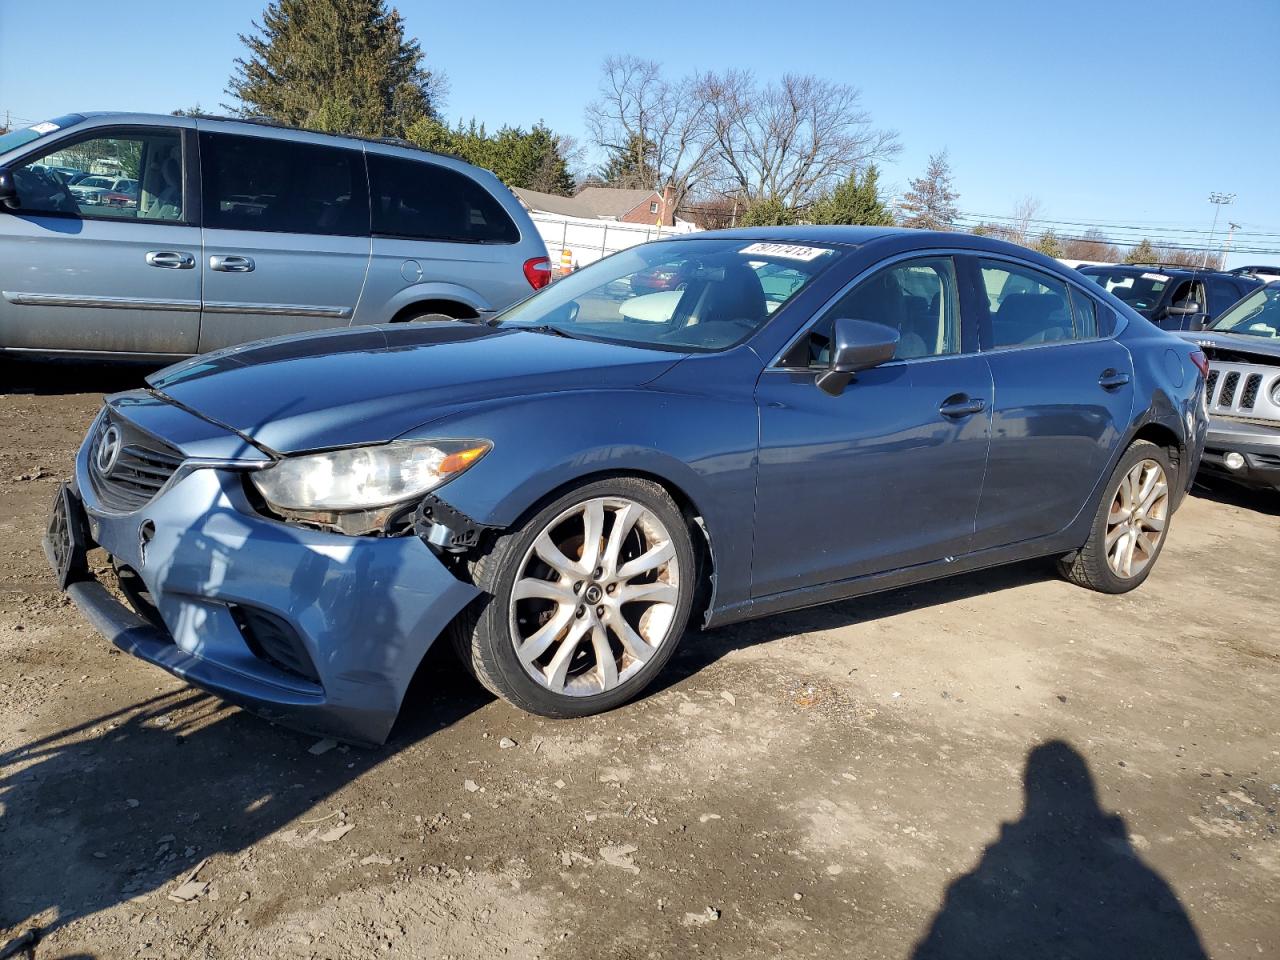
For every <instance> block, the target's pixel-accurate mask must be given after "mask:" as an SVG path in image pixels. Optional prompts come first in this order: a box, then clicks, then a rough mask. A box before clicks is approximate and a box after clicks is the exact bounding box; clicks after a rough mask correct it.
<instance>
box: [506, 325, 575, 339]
mask: <svg viewBox="0 0 1280 960" xmlns="http://www.w3.org/2000/svg"><path fill="white" fill-rule="evenodd" d="M511 329H512V330H528V331H529V332H530V333H549V334H551V335H552V336H554V337H564V338H565V339H566V340H577V339H579V338H578V337H575V336H574V335H573V334H572V333H569V332H567V331H565V330H562V329H561V328H560V327H553V326H551V324H549V323H539V324H535V325H534V326H531V327H515V326H513V327H512V328H511Z"/></svg>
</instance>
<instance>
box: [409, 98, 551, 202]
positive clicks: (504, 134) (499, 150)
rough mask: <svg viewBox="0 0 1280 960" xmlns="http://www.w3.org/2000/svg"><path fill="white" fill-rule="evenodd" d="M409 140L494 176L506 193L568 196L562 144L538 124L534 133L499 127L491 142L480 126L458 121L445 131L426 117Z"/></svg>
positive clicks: (441, 126)
mask: <svg viewBox="0 0 1280 960" xmlns="http://www.w3.org/2000/svg"><path fill="white" fill-rule="evenodd" d="M407 137H408V139H409V140H412V141H413V142H414V143H416V144H418V146H420V147H423V148H425V149H427V150H434V151H436V152H437V153H448V154H452V155H453V156H455V157H459V158H461V159H463V160H466V161H467V162H468V163H474V164H475V165H476V166H477V167H484V168H485V169H486V170H492V171H493V172H494V173H495V174H497V176H498V179H499V180H501V181H502V182H503V183H505V184H506V185H507V186H509V187H524V188H525V189H527V190H538V191H540V192H541V193H556V194H560V195H562V196H569V195H570V194H572V193H573V186H574V184H573V177H572V176H571V175H570V173H569V165H568V162H567V161H566V160H565V158H564V155H563V154H562V153H561V142H562V140H561V138H560V137H558V136H556V134H555V133H554V132H552V131H551V129H550V128H548V127H547V126H546V124H544V123H542V122H541V121H539V122H538V123H537V124H535V125H534V127H533V129H532V130H529V131H527V132H526V131H525V130H524V128H523V127H503V128H502V129H500V130H499V131H498V132H497V133H496V134H493V135H492V136H490V135H489V134H488V132H487V131H486V130H485V127H484V124H477V123H476V121H475V120H472V121H471V123H470V124H469V125H467V126H464V125H463V124H462V122H461V121H459V122H458V125H457V126H456V127H452V128H450V127H447V126H445V125H444V124H443V123H441V122H440V121H439V120H436V119H434V118H431V117H424V118H423V119H422V120H419V121H418V122H417V123H415V124H413V125H412V126H411V127H410V128H409V130H408V132H407Z"/></svg>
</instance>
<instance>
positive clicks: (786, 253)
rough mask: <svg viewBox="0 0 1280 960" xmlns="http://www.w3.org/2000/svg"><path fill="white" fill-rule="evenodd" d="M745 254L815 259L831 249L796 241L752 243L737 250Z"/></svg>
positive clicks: (791, 258) (788, 258)
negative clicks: (803, 244)
mask: <svg viewBox="0 0 1280 960" xmlns="http://www.w3.org/2000/svg"><path fill="white" fill-rule="evenodd" d="M738 252H739V253H746V254H752V253H754V254H759V255H760V256H765V257H782V258H783V259H785V260H804V261H806V262H808V261H809V260H817V259H818V258H819V257H820V256H822V255H823V254H824V253H830V252H831V251H830V250H829V249H827V248H826V247H806V246H802V245H800V244H797V243H753V244H751V245H750V246H746V247H743V248H742V249H741V250H739V251H738Z"/></svg>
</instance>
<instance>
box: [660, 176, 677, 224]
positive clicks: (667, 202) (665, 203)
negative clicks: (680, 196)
mask: <svg viewBox="0 0 1280 960" xmlns="http://www.w3.org/2000/svg"><path fill="white" fill-rule="evenodd" d="M661 210H662V223H663V225H664V226H668V227H670V226H673V225H674V224H675V222H676V188H675V186H674V185H672V184H670V183H668V184H667V185H666V186H665V187H663V188H662V207H661Z"/></svg>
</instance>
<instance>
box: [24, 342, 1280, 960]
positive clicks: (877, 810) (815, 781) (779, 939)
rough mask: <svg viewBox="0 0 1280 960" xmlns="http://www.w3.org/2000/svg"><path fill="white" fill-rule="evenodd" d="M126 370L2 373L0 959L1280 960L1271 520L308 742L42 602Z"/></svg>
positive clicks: (774, 629) (968, 582) (1260, 503)
mask: <svg viewBox="0 0 1280 960" xmlns="http://www.w3.org/2000/svg"><path fill="white" fill-rule="evenodd" d="M139 376H140V374H139V371H137V370H129V369H126V370H123V371H121V370H114V371H112V370H109V369H106V368H103V367H97V366H86V365H63V364H52V365H51V364H17V365H11V366H9V367H7V368H6V369H5V371H4V373H3V377H4V378H5V380H6V381H7V382H6V383H5V384H4V386H3V389H0V545H2V546H3V548H4V550H3V553H2V554H0V944H4V943H7V942H9V941H10V939H11V938H14V937H18V936H20V935H22V934H23V933H24V932H25V931H27V930H29V929H30V928H32V927H40V928H42V929H43V931H44V938H43V940H42V941H41V942H40V943H39V945H38V946H37V947H36V948H35V955H36V956H38V957H40V958H55V957H63V958H68V957H77V958H87V957H98V958H126V957H129V958H132V957H139V958H161V957H163V958H180V957H182V958H186V957H228V958H231V957H234V958H244V957H281V958H299V960H301V958H311V957H323V958H363V957H381V956H387V955H390V956H405V957H431V958H444V957H456V958H464V957H465V958H470V957H485V958H492V957H513V958H525V957H546V958H584V960H585V958H659V957H681V958H683V957H688V956H708V957H725V958H761V957H775V956H776V957H860V958H861V957H867V958H872V957H886V958H890V957H892V958H906V957H915V958H936V957H947V958H960V957H974V958H978V957H982V958H989V957H1037V958H1043V957H1059V956H1062V957H1067V956H1070V957H1103V958H1109V957H1115V958H1121V957H1123V958H1137V957H1156V956H1158V957H1161V958H1162V960H1163V958H1173V957H1196V956H1204V955H1209V956H1214V957H1257V956H1264V957H1276V956H1280V836H1278V835H1277V832H1278V830H1280V817H1278V816H1277V807H1278V806H1280V684H1277V682H1276V681H1277V675H1278V673H1280V630H1278V629H1277V624H1278V623H1280V600H1278V599H1277V590H1276V583H1277V571H1278V570H1280V499H1277V498H1276V497H1262V496H1251V495H1244V494H1235V493H1231V492H1224V491H1216V492H1209V493H1205V492H1203V491H1201V492H1198V495H1197V496H1195V497H1194V498H1192V499H1191V500H1189V501H1188V502H1187V503H1186V505H1185V506H1184V507H1183V509H1182V510H1181V511H1180V512H1179V513H1178V515H1177V517H1176V519H1175V521H1174V523H1173V526H1172V534H1171V539H1170V541H1169V543H1168V546H1167V549H1166V550H1165V553H1164V555H1163V557H1162V559H1161V562H1160V564H1159V566H1158V567H1157V569H1156V571H1155V573H1154V575H1153V576H1152V578H1151V580H1150V581H1149V582H1148V583H1147V584H1146V586H1144V587H1143V588H1142V589H1141V590H1139V591H1137V592H1136V593H1133V594H1130V595H1128V596H1125V597H1120V598H1115V597H1104V596H1101V595H1098V594H1092V593H1088V592H1086V591H1083V590H1080V589H1078V588H1075V587H1072V586H1070V585H1068V584H1066V583H1065V582H1062V581H1060V580H1058V579H1056V577H1055V576H1054V575H1053V573H1052V570H1051V568H1050V567H1048V566H1046V565H1044V564H1028V565H1022V566H1018V567H1013V568H1007V569H1003V570H998V571H993V572H988V573H984V574H980V575H974V576H967V577H963V578H960V579H956V580H952V581H949V582H945V583H940V584H934V585H928V586H921V587H915V588H911V589H906V590H899V591H896V592H894V593H890V594H885V595H882V596H878V597H874V598H871V599H864V600H860V601H856V602H848V603H843V604H839V605H835V606H831V607H826V608H821V609H816V610H812V611H806V612H802V613H796V614H791V615H787V616H780V617H774V618H771V619H768V620H762V621H758V622H755V623H751V624H747V625H743V626H737V627H730V628H726V629H723V630H718V631H714V632H711V633H707V634H704V635H691V636H689V637H687V638H686V639H685V642H684V644H683V646H682V648H681V652H680V653H679V654H678V656H677V658H676V660H675V661H673V664H672V667H671V668H669V671H668V676H667V677H666V678H665V682H664V683H663V684H661V685H660V687H659V688H658V689H655V690H653V691H652V692H651V693H650V694H649V695H648V696H646V697H645V698H644V699H642V700H641V701H639V702H637V703H634V704H631V705H630V706H627V707H625V708H623V709H621V710H618V711H617V712H615V713H612V714H609V715H607V716H602V717H597V718H593V719H590V720H583V721H548V720H542V719H538V718H534V717H530V716H527V715H524V714H522V713H519V712H517V711H516V710H514V709H512V708H510V707H507V706H506V705H505V704H503V703H501V702H500V701H495V700H492V699H491V698H489V697H488V696H487V695H485V694H483V692H482V691H481V690H479V689H478V687H477V686H476V685H475V683H474V682H473V681H471V680H470V679H469V678H468V677H467V676H466V675H465V674H464V673H462V672H461V671H460V669H458V668H457V667H456V666H455V665H454V664H453V662H452V661H451V660H450V657H449V655H448V653H447V651H446V650H445V649H444V645H441V646H440V648H439V649H438V650H437V651H435V652H433V654H432V655H431V656H430V657H429V658H428V661H429V662H428V663H427V665H426V666H425V667H424V670H423V671H422V675H421V676H420V677H419V679H418V681H417V682H416V684H415V687H414V689H413V691H412V694H411V702H410V703H409V704H408V705H407V707H406V709H405V711H404V715H403V716H402V718H401V721H400V723H399V724H398V726H397V728H396V730H395V732H394V734H393V738H392V741H391V742H390V743H389V744H388V745H387V746H386V747H384V748H382V749H379V750H361V749H354V748H346V747H336V748H333V749H329V750H327V751H323V752H312V750H311V748H312V747H313V745H315V744H316V739H315V738H314V737H308V736H305V735H301V734H296V733H292V732H290V731H288V730H283V729H280V728H278V727H273V726H270V725H268V724H267V723H265V722H263V721H261V720H259V719H257V718H255V717H253V716H251V715H249V714H245V713H242V712H241V711H239V710H236V709H234V708H230V707H227V706H225V705H223V704H221V703H219V702H218V701H217V700H215V699H213V698H211V697H208V696H206V695H204V694H202V693H200V692H199V691H197V690H194V689H192V688H190V687H187V686H186V685H184V684H182V683H180V682H178V681H176V680H174V679H172V678H171V677H169V676H168V675H167V674H165V673H163V672H161V671H160V670H157V669H155V668H153V667H149V666H147V665H145V664H143V663H141V662H138V661H135V660H133V659H131V658H130V657H128V656H126V655H124V654H121V653H118V652H117V651H116V650H114V649H113V648H112V647H111V646H110V645H109V644H107V643H106V642H105V641H103V640H102V639H101V638H100V637H99V636H98V635H96V634H95V633H94V631H93V630H92V629H90V627H89V626H88V625H87V624H86V622H85V621H84V620H83V619H82V618H81V617H80V616H79V615H78V614H77V612H76V610H75V609H74V607H73V606H71V605H70V604H69V603H68V602H67V601H66V600H65V599H64V598H62V597H61V596H60V595H59V594H58V593H57V592H56V590H55V589H54V585H53V581H52V579H51V577H50V575H49V573H48V571H47V570H46V568H45V562H44V558H43V556H42V554H41V551H40V547H39V537H40V534H41V532H42V528H43V524H44V519H45V513H46V510H47V508H48V505H49V502H50V500H51V498H52V496H53V492H54V489H55V484H56V482H57V480H58V479H59V478H61V477H64V476H66V475H68V473H69V471H70V464H71V458H72V454H73V451H74V448H75V446H76V445H77V444H78V442H79V440H80V437H81V435H82V433H83V432H84V430H85V428H86V426H87V424H88V422H89V420H90V418H91V416H92V415H93V413H94V411H95V410H96V408H97V407H98V405H99V403H100V398H101V395H102V393H103V392H104V391H111V390H115V389H121V388H124V387H126V386H129V385H132V384H133V383H135V382H137V380H138V378H139ZM504 738H505V739H504ZM508 741H511V742H514V745H511V743H508ZM504 744H505V745H504ZM200 864H203V866H200V868H199V871H198V873H197V874H196V876H195V878H194V883H193V884H191V885H189V886H187V887H186V888H185V892H187V893H190V894H192V895H194V899H192V900H190V901H188V902H178V901H175V900H174V899H171V894H173V893H174V891H175V890H178V889H179V888H181V887H182V886H183V884H184V882H185V881H187V880H188V879H189V878H190V875H191V874H192V873H193V871H194V870H195V868H196V867H197V866H198V865H200ZM205 884H207V886H205ZM0 953H3V947H0Z"/></svg>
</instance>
